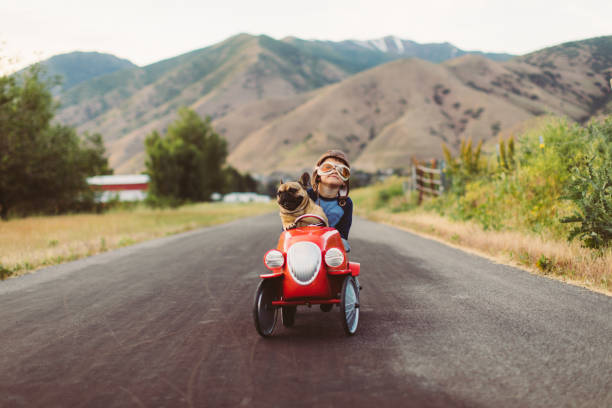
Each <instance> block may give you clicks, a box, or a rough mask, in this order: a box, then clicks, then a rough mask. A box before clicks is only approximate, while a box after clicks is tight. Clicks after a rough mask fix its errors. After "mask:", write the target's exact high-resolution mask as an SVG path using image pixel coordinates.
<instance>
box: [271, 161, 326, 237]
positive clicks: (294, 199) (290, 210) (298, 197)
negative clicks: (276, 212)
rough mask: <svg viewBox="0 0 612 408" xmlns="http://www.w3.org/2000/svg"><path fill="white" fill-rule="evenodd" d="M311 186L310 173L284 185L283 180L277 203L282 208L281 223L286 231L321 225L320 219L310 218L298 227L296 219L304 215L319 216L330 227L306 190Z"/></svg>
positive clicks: (277, 194) (277, 195) (323, 213)
mask: <svg viewBox="0 0 612 408" xmlns="http://www.w3.org/2000/svg"><path fill="white" fill-rule="evenodd" d="M309 184H310V175H309V174H308V173H304V174H302V177H300V180H299V181H289V182H286V183H283V181H282V180H281V184H280V186H279V187H278V191H277V192H276V197H277V199H276V201H277V202H278V206H279V208H280V217H281V222H282V223H283V228H284V229H285V230H288V229H291V228H295V227H303V226H305V225H312V224H318V223H320V221H319V220H318V219H316V218H309V217H308V218H304V219H302V220H300V222H298V224H297V225H296V223H295V220H296V218H298V217H299V216H301V215H304V214H315V215H318V216H320V217H321V218H323V219H324V220H325V226H328V225H329V223H328V221H327V216H325V212H324V211H323V209H322V208H321V207H320V206H318V205H316V204H315V202H314V201H312V199H311V198H310V197H309V196H308V192H307V191H306V188H308V185H309Z"/></svg>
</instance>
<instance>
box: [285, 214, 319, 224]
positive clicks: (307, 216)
mask: <svg viewBox="0 0 612 408" xmlns="http://www.w3.org/2000/svg"><path fill="white" fill-rule="evenodd" d="M304 218H316V219H318V220H319V221H321V223H320V225H325V224H327V223H326V222H325V220H324V219H323V217H321V216H319V215H316V214H304V215H300V216H299V217H297V218H296V219H295V221H294V222H293V223H294V224H296V225H297V223H298V222H300V221H302V220H303V219H304ZM313 225H317V224H313Z"/></svg>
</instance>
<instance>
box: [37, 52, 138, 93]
mask: <svg viewBox="0 0 612 408" xmlns="http://www.w3.org/2000/svg"><path fill="white" fill-rule="evenodd" d="M40 64H41V65H42V66H44V67H45V70H46V72H45V74H46V76H48V77H54V76H57V77H59V78H60V80H61V85H60V89H58V90H56V93H59V92H66V91H68V90H69V89H70V88H72V87H74V86H76V85H78V84H80V83H82V82H85V81H88V80H90V79H92V78H96V77H99V76H101V75H105V74H109V73H112V72H115V71H120V70H122V69H129V68H134V67H136V65H134V64H132V63H131V62H130V61H128V60H125V59H121V58H117V57H115V56H114V55H111V54H102V53H99V52H81V51H75V52H71V53H68V54H60V55H55V56H53V57H51V58H49V59H47V60H45V61H42V62H41V63H40Z"/></svg>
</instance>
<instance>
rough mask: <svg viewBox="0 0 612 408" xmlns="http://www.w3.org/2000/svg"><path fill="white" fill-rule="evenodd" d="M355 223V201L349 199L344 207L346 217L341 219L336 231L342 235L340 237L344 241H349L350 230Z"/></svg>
mask: <svg viewBox="0 0 612 408" xmlns="http://www.w3.org/2000/svg"><path fill="white" fill-rule="evenodd" d="M352 223H353V201H352V200H351V199H350V197H349V198H347V199H346V204H345V205H344V215H343V216H342V218H340V221H338V223H337V224H336V229H337V230H338V232H339V233H340V236H341V237H342V238H344V239H348V235H349V230H350V229H351V224H352Z"/></svg>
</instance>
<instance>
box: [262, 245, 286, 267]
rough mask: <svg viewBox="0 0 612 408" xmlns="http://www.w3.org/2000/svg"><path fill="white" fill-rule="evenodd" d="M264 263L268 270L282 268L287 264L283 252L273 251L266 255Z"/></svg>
mask: <svg viewBox="0 0 612 408" xmlns="http://www.w3.org/2000/svg"><path fill="white" fill-rule="evenodd" d="M264 263H265V264H266V266H267V267H268V269H276V268H280V267H281V266H283V265H284V264H285V257H284V256H283V253H282V252H281V251H277V250H276V249H271V250H270V251H268V252H267V253H266V256H264Z"/></svg>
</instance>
